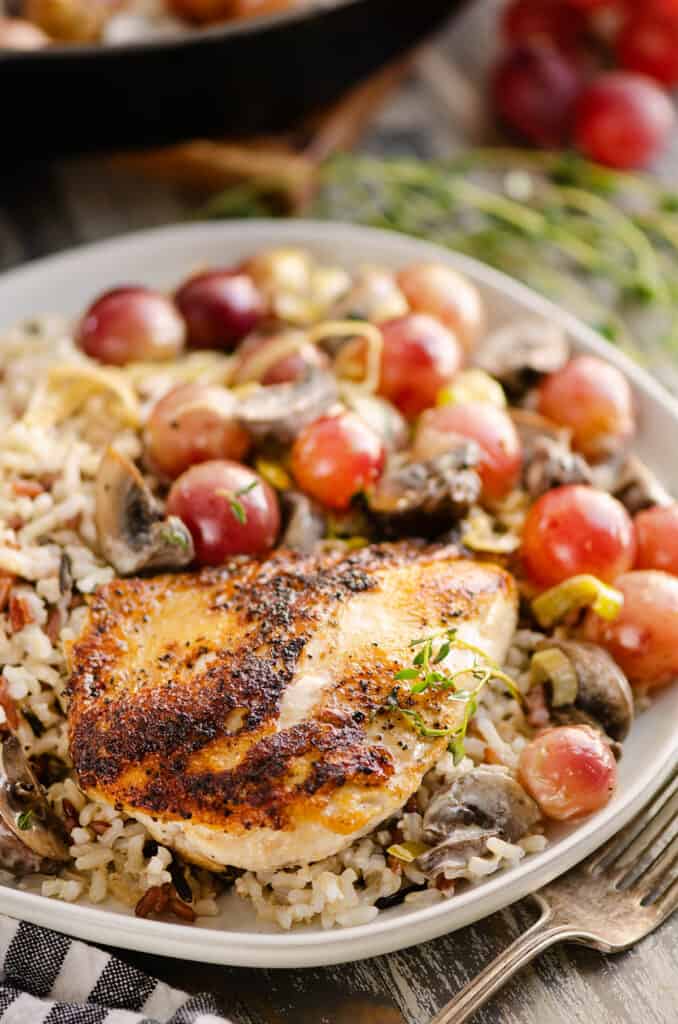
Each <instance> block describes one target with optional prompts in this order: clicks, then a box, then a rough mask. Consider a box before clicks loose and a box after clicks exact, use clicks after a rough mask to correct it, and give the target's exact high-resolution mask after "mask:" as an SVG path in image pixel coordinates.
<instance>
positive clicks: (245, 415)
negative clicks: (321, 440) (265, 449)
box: [236, 369, 338, 444]
mask: <svg viewBox="0 0 678 1024" xmlns="http://www.w3.org/2000/svg"><path fill="white" fill-rule="evenodd" d="M337 398H338V393H337V382H336V378H335V377H334V374H332V373H328V372H327V371H325V370H317V369H313V370H311V371H310V373H308V374H307V375H306V376H305V377H302V378H300V379H299V380H296V381H293V382H292V383H290V384H273V385H271V386H269V387H263V388H258V389H257V390H256V391H252V392H251V393H250V394H249V395H246V396H245V397H244V398H242V399H241V400H240V402H239V404H238V407H237V410H236V415H237V418H238V420H239V421H240V422H241V423H242V425H243V426H244V427H245V428H246V430H248V431H249V432H250V433H251V434H252V436H253V437H255V438H257V440H263V439H264V438H266V437H273V438H275V440H276V441H279V442H280V443H281V444H289V443H290V442H291V441H293V440H294V438H295V437H296V436H297V434H298V433H299V431H300V430H302V429H303V428H304V427H305V426H306V425H307V424H308V423H312V422H313V420H316V419H318V417H319V416H322V414H323V413H325V412H327V411H328V410H329V409H330V408H331V407H332V406H333V405H334V404H335V402H336V401H337Z"/></svg>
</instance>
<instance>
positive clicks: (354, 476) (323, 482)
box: [292, 412, 386, 509]
mask: <svg viewBox="0 0 678 1024" xmlns="http://www.w3.org/2000/svg"><path fill="white" fill-rule="evenodd" d="M385 459H386V452H385V448H384V445H383V443H382V440H381V438H380V437H379V435H378V434H377V433H376V432H375V431H374V430H372V428H371V427H368V426H367V424H366V423H364V422H363V420H361V419H360V417H359V416H356V414H355V413H353V412H341V413H339V414H338V415H336V416H323V417H322V418H321V419H319V420H315V422H314V423H311V424H309V426H307V427H305V428H304V430H302V431H301V433H300V434H299V436H298V437H297V439H296V441H295V442H294V446H293V448H292V472H293V474H294V478H295V480H296V481H297V483H298V484H299V486H300V487H301V489H302V491H305V492H306V493H307V494H309V495H310V496H311V497H312V498H316V499H317V500H318V501H320V502H321V503H322V504H323V505H326V506H327V507H328V508H334V509H346V508H348V506H349V505H350V503H351V499H352V498H353V497H354V496H355V495H356V494H358V492H359V491H361V490H362V489H363V488H365V487H368V486H369V485H370V484H373V483H374V482H375V481H376V480H377V479H378V478H379V476H380V475H381V473H382V470H383V468H384V463H385Z"/></svg>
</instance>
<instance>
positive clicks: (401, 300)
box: [331, 266, 409, 350]
mask: <svg viewBox="0 0 678 1024" xmlns="http://www.w3.org/2000/svg"><path fill="white" fill-rule="evenodd" d="M408 309H409V306H408V304H407V299H406V298H405V296H404V295H403V293H402V291H401V290H400V288H399V287H398V282H397V281H396V279H395V276H394V275H393V274H392V273H391V272H390V271H389V270H384V269H383V268H382V267H369V266H367V267H362V268H361V269H360V270H359V271H358V272H357V274H356V275H355V277H354V279H353V284H352V286H351V287H350V288H349V289H348V291H347V292H345V293H344V295H342V296H341V298H340V299H339V301H338V302H337V303H336V304H335V305H334V307H333V308H332V310H331V317H332V319H333V320H369V321H370V322H371V323H375V324H378V323H383V322H384V321H385V320H393V319H394V318H395V317H397V316H404V314H405V313H407V312H408ZM337 347H338V346H336V345H335V350H336V348H337Z"/></svg>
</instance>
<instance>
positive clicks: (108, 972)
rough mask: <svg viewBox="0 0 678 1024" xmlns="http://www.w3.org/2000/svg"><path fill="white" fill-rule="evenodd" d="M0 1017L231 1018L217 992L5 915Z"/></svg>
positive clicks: (64, 1022)
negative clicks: (191, 987) (191, 989)
mask: <svg viewBox="0 0 678 1024" xmlns="http://www.w3.org/2000/svg"><path fill="white" fill-rule="evenodd" d="M168 927H171V925H168ZM0 1024H229V1022H228V1021H226V1019H225V1018H224V1017H222V1016H220V1015H219V1012H218V1008H217V1005H216V1003H215V1001H214V999H213V998H212V996H209V995H195V996H189V995H188V993H186V992H180V991H179V990H178V989H175V988H170V986H169V985H165V984H164V983H163V982H161V981H157V980H156V979H154V978H149V977H148V976H147V975H145V974H143V973H142V972H141V971H138V970H137V969H136V968H135V967H130V966H128V965H127V964H124V963H123V962H122V961H121V960H118V959H117V957H115V956H112V955H111V954H110V953H104V952H103V951H102V950H100V949H95V948H94V947H93V946H88V945H86V944H85V943H84V942H76V941H75V940H73V939H69V938H68V937H67V936H66V935H60V934H59V932H53V931H50V930H49V929H47V928H38V927H37V926H36V925H32V924H28V923H27V922H25V921H14V920H12V919H11V918H9V917H2V916H0Z"/></svg>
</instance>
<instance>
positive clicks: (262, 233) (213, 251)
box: [0, 221, 678, 967]
mask: <svg viewBox="0 0 678 1024" xmlns="http://www.w3.org/2000/svg"><path fill="white" fill-rule="evenodd" d="M279 245H285V246H288V245H301V246H306V247H308V248H309V249H311V250H312V251H313V252H314V253H316V255H317V256H318V257H320V258H321V259H323V260H325V261H328V262H330V263H337V264H339V265H344V266H346V267H355V266H357V265H360V264H362V263H381V264H384V265H387V266H392V267H399V266H403V265H404V264H406V263H409V262H412V261H415V260H422V259H423V260H430V259H434V260H441V261H443V262H446V263H449V264H450V265H451V266H453V267H457V268H459V269H460V270H462V271H464V273H466V274H468V275H469V277H471V278H473V280H474V281H475V282H476V283H477V284H478V285H479V287H480V288H481V290H482V292H483V294H484V297H485V300H486V303H487V306H488V310H489V314H490V320H491V323H492V324H493V325H494V324H499V323H502V322H504V321H506V320H508V319H510V318H513V317H516V316H521V315H523V316H524V315H525V314H528V315H538V316H543V317H545V318H547V319H549V320H553V321H556V322H557V323H560V324H562V325H563V327H564V328H565V329H566V330H567V331H568V333H569V334H570V336H571V338H572V341H573V342H574V344H575V346H576V347H577V348H579V349H581V350H583V351H587V352H595V353H596V354H598V355H601V356H603V357H604V358H605V359H607V360H609V361H610V362H611V363H614V364H615V365H617V366H618V367H619V368H620V369H621V370H623V371H624V373H626V375H627V376H628V377H629V379H630V380H631V382H632V383H633V386H634V388H635V392H636V397H637V402H638V409H639V414H640V423H641V433H640V437H639V440H638V445H637V450H638V452H639V453H640V455H641V456H642V457H643V458H645V460H646V461H647V462H648V463H649V464H650V465H651V466H652V468H653V469H654V470H655V471H656V472H658V473H659V474H660V476H661V478H662V480H663V481H664V482H665V483H666V484H667V486H668V487H669V488H670V489H671V490H672V491H673V492H674V493H678V461H677V460H676V452H675V445H676V438H677V437H678V404H677V403H676V402H674V401H673V399H671V398H670V397H669V396H668V395H667V393H666V392H665V391H663V390H662V388H661V387H660V386H659V385H658V384H656V383H655V381H654V380H652V378H650V377H649V376H648V374H647V373H645V372H643V371H642V370H641V369H639V368H638V367H637V366H636V365H635V364H633V363H632V362H630V361H629V360H628V359H626V358H625V357H624V356H623V355H622V354H620V353H619V352H618V351H617V350H616V349H614V348H613V347H612V346H610V345H608V344H607V343H606V342H605V341H603V340H601V338H600V337H599V336H598V335H597V334H595V333H594V332H592V331H591V330H589V329H587V328H586V327H584V326H582V325H581V324H580V323H579V322H578V321H577V320H575V319H574V318H573V317H571V316H570V315H569V314H567V313H565V312H563V311H562V310H560V309H558V308H557V307H556V306H554V305H552V304H551V303H550V302H547V301H546V300H544V299H542V298H540V297H539V296H537V295H535V294H534V293H532V292H531V291H529V290H528V289H526V288H524V287H522V286H521V285H519V284H516V283H515V282H514V281H512V280H510V279H509V278H508V277H505V276H504V275H502V274H499V273H497V272H496V271H494V270H492V269H490V268H488V267H485V266H483V265H481V264H479V263H476V262H475V261H474V260H470V259H467V258H465V257H462V256H457V255H454V254H452V253H450V252H448V251H446V250H444V249H440V248H438V247H437V246H434V245H430V244H428V243H426V242H420V241H415V240H413V239H410V238H406V237H404V236H402V235H398V234H395V233H391V232H385V231H375V230H371V229H367V228H357V227H351V226H349V225H342V224H330V223H313V222H310V221H297V222H293V221H287V222H280V221H251V222H244V223H230V224H229V223H226V224H192V225H182V226H177V227H169V228H162V229H160V230H156V231H148V232H143V233H140V234H135V235H130V236H128V237H124V238H120V239H115V240H114V241H110V242H102V243H99V244H96V245H91V246H87V247H85V248H81V249H77V250H74V251H73V252H69V253H66V254H65V255H62V256H56V257H52V258H50V259H46V260H41V261H40V262H37V263H35V264H33V265H31V266H28V267H25V268H22V269H20V270H16V271H13V272H11V273H9V274H6V275H5V276H4V277H3V278H2V279H0V326H8V325H10V324H12V323H14V322H16V321H17V320H19V319H21V318H22V317H25V316H32V315H35V314H36V313H39V312H60V313H67V314H76V313H78V312H79V311H81V310H82V309H83V307H84V305H85V304H86V303H87V302H88V301H89V300H90V299H91V298H93V297H94V296H95V295H96V294H97V293H98V292H100V291H102V290H104V289H107V288H110V287H112V286H114V285H117V284H123V283H127V282H136V281H140V282H144V283H146V284H150V285H158V286H161V287H171V286H173V285H174V284H175V283H176V282H177V281H179V280H180V279H181V278H182V277H185V276H186V274H187V273H188V272H190V271H191V270H193V269H194V268H197V267H200V266H203V265H210V264H211V265H215V264H216V265H218V264H229V263H232V262H235V261H237V260H240V259H241V258H242V257H243V256H245V255H247V254H248V253H251V252H254V251H256V250H259V249H262V248H264V247H267V246H279ZM677 758H678V686H674V687H673V688H672V689H669V690H667V691H665V692H663V693H661V694H660V695H659V696H658V697H657V699H656V700H655V701H654V702H653V704H652V706H651V707H650V709H649V710H647V711H646V712H644V713H643V714H642V715H640V716H639V718H638V721H637V722H636V724H635V726H634V729H633V731H632V734H631V736H630V737H629V739H628V741H627V742H626V744H625V746H624V757H623V758H622V761H621V764H620V780H619V786H618V789H617V792H616V794H615V796H614V798H613V799H612V801H611V802H610V803H609V804H608V806H607V807H605V809H604V810H603V811H601V812H600V813H598V814H596V815H594V816H593V817H591V818H589V819H588V820H587V821H585V822H584V823H582V824H580V825H579V826H578V827H577V828H575V829H565V828H563V829H562V830H561V831H560V833H559V834H558V835H557V837H555V838H554V839H553V841H552V842H551V844H550V845H549V847H548V848H547V849H546V850H545V851H544V852H543V853H541V854H537V855H533V856H531V857H528V858H526V859H525V860H524V861H523V862H522V863H521V864H520V865H519V866H518V867H516V868H513V869H511V870H510V871H505V872H503V873H499V874H497V875H494V876H493V877H492V878H490V879H488V880H487V881H485V882H483V883H481V884H479V885H477V886H475V887H473V888H469V889H467V890H466V891H465V892H463V893H461V894H460V895H458V896H455V897H454V898H453V899H452V900H450V901H449V902H445V903H440V904H436V905H434V906H432V907H428V908H424V909H419V910H417V909H414V908H408V907H406V906H400V907H397V908H393V909H392V910H389V911H385V912H382V913H381V914H380V915H379V917H378V918H377V919H376V920H375V921H373V922H372V923H371V924H368V925H362V926H360V927H355V928H347V929H334V930H332V931H322V930H321V929H320V928H319V927H305V928H301V929H299V930H295V931H292V932H290V933H281V932H279V931H274V930H273V929H272V928H270V927H267V926H265V925H262V924H260V923H259V922H257V921H256V919H255V917H254V914H253V912H252V910H251V908H250V907H249V906H248V905H247V904H246V903H244V902H243V901H241V900H239V899H238V898H237V897H236V896H234V895H230V896H228V897H227V898H226V899H225V900H224V907H223V912H222V913H221V915H220V916H219V917H218V918H212V919H203V921H201V923H200V924H196V925H194V926H191V927H188V926H186V925H180V924H166V923H163V922H158V921H148V920H140V919H139V918H136V917H134V916H133V915H132V914H131V913H129V912H124V911H120V909H119V908H118V909H114V908H110V909H109V908H107V907H106V905H104V906H103V907H101V906H99V907H95V906H88V905H82V904H79V905H73V904H68V903H59V902H56V901H54V900H50V899H47V898H43V897H41V896H40V895H37V894H36V893H32V892H24V891H19V890H17V889H12V888H2V887H0V910H1V911H3V912H5V913H7V914H10V915H13V916H15V917H20V918H25V919H26V920H29V921H33V922H35V923H36V924H40V925H46V926H48V927H51V928H55V929H57V930H59V931H62V932H67V933H68V934H70V935H75V936H78V937H81V938H84V939H90V940H94V941H98V942H104V943H106V944H109V945H115V946H122V947H125V948H128V949H136V950H142V951H145V952H149V953H159V954H164V955H166V956H174V957H180V958H184V959H190V960H198V961H202V962H211V963H221V964H231V965H238V966H248V967H250V966H252V967H311V966H318V965H326V964H333V963H341V962H343V961H347V960H358V959H362V958H364V957H370V956H376V955H377V954H381V953H388V952H391V951H392V950H395V949H402V948H404V947H405V946H411V945H414V944H415V943H418V942H424V941H425V940H427V939H432V938H435V937H436V936H438V935H442V934H444V933H446V932H451V931H454V929H456V928H461V927H462V926H463V925H467V924H470V923H471V922H472V921H477V920H478V919H479V918H482V917H485V916H486V915H488V914H491V913H493V912H494V911H496V910H499V909H501V908H502V907H505V906H507V905H508V904H509V903H513V902H514V901H515V900H517V899H520V898H521V897H523V896H525V895H526V894H527V893H529V892H533V891H534V890H536V889H538V888H539V887H540V886H542V885H544V884H546V883H547V882H549V881H551V879H553V878H555V877H556V876H557V875H559V874H561V873H562V872H564V871H566V870H567V869H568V868H570V867H572V866H573V865H574V864H576V863H577V862H578V861H579V860H581V859H582V858H583V857H585V856H586V855H587V854H588V853H590V852H591V851H592V850H594V849H595V848H596V847H597V846H598V845H600V844H601V843H602V842H604V841H605V840H606V839H607V838H608V837H609V836H610V835H612V833H613V832H615V831H616V830H617V829H619V828H620V827H621V826H622V825H623V824H624V823H625V822H626V821H628V820H629V819H630V818H631V817H632V815H633V814H634V813H635V812H636V811H637V810H638V809H639V808H640V807H641V806H642V804H643V803H644V801H645V800H646V799H647V798H648V796H649V795H650V793H651V792H652V790H653V789H654V788H655V787H656V786H658V785H659V783H660V781H661V780H662V779H663V778H664V777H665V776H666V775H667V774H668V773H669V771H670V770H671V768H672V767H673V765H674V764H675V763H676V760H677Z"/></svg>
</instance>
